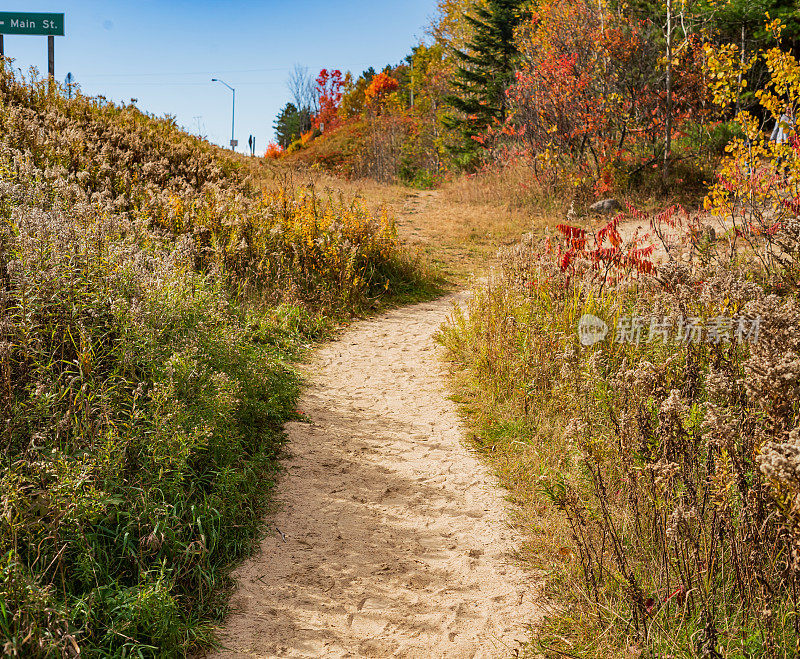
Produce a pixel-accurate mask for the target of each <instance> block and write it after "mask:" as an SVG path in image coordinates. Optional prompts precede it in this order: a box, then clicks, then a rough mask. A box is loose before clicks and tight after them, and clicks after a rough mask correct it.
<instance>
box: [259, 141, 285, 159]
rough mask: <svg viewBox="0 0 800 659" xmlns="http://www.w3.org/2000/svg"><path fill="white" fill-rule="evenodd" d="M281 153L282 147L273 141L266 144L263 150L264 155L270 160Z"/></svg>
mask: <svg viewBox="0 0 800 659" xmlns="http://www.w3.org/2000/svg"><path fill="white" fill-rule="evenodd" d="M282 155H283V149H282V148H281V147H280V145H278V144H276V143H275V142H270V143H269V144H268V145H267V150H266V151H265V152H264V157H265V158H269V159H271V160H277V159H278V158H280V157H281V156H282Z"/></svg>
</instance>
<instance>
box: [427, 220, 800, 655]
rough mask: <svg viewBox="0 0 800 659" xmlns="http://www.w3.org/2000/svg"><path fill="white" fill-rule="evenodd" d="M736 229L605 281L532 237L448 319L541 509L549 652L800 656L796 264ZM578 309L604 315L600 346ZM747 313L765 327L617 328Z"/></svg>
mask: <svg viewBox="0 0 800 659" xmlns="http://www.w3.org/2000/svg"><path fill="white" fill-rule="evenodd" d="M785 238H786V239H787V240H789V239H790V235H786V236H785ZM726 241H727V239H726V240H725V241H723V242H722V243H721V244H720V246H719V248H718V251H717V248H715V247H706V248H704V249H703V250H702V252H703V253H702V254H701V257H700V258H699V259H697V258H696V256H693V257H692V259H693V260H690V261H688V262H679V263H674V262H673V263H672V264H671V265H665V266H663V267H661V268H660V269H659V270H658V271H657V272H656V273H655V274H654V275H653V276H649V275H642V274H638V275H636V276H633V275H630V274H628V275H626V276H622V277H620V278H619V279H617V280H616V283H612V282H610V281H608V280H604V281H603V282H602V283H603V285H602V286H600V285H599V284H600V281H599V280H598V277H597V271H596V270H595V269H594V268H593V266H592V263H591V262H589V261H585V262H583V263H578V264H577V265H576V267H575V269H572V270H568V271H566V272H565V271H564V269H563V267H562V266H564V263H565V261H564V259H563V253H562V254H561V256H559V255H558V254H557V253H554V252H553V251H552V250H548V249H547V247H546V246H545V244H543V243H539V242H538V241H537V240H534V239H533V238H530V237H529V238H528V239H527V240H526V241H525V242H523V243H521V244H520V245H517V246H515V247H513V248H510V249H508V250H505V251H504V252H503V255H502V262H501V270H500V272H499V273H498V274H497V275H496V277H495V278H493V279H492V280H491V281H490V282H489V283H488V284H487V286H486V288H485V289H484V290H482V291H479V292H478V293H477V295H476V296H475V298H474V300H473V301H472V302H471V303H470V305H469V308H468V311H467V313H466V314H464V313H461V314H456V315H455V316H454V318H453V320H452V322H451V323H450V324H449V325H448V326H447V327H446V328H445V329H444V330H443V333H442V337H441V340H442V341H443V343H444V344H445V345H446V346H447V348H448V350H449V352H450V355H451V356H452V358H453V359H454V362H455V364H456V365H457V366H458V368H459V370H460V373H461V381H462V383H463V386H464V394H465V396H466V397H467V400H469V401H470V405H471V407H472V409H473V410H475V411H476V412H477V417H476V418H477V419H478V420H479V426H478V439H479V441H480V442H482V443H483V444H485V446H486V447H487V448H489V449H491V452H490V455H492V456H494V458H495V460H496V463H497V464H498V467H499V469H500V471H501V473H502V474H503V475H504V477H505V479H506V481H507V483H508V484H509V485H510V486H511V487H512V492H513V493H514V494H515V496H517V497H518V500H519V501H520V502H521V503H523V504H524V506H526V507H527V509H528V510H531V511H535V513H534V512H531V513H530V516H531V517H534V516H536V515H540V516H544V518H545V519H546V520H547V528H546V529H538V530H536V529H534V531H536V532H538V536H537V535H536V532H534V534H533V542H535V543H538V544H537V549H541V550H543V554H544V556H545V557H546V558H545V559H544V561H543V563H544V564H543V567H545V568H546V569H548V571H549V572H550V573H551V575H552V578H551V586H552V588H553V592H554V594H555V596H556V598H557V599H559V600H560V601H561V603H562V604H563V607H562V608H561V610H560V612H558V613H556V614H554V615H553V616H551V617H550V619H549V621H548V623H547V624H546V626H545V628H544V630H543V631H542V632H540V633H539V647H538V649H539V650H543V651H544V652H545V654H547V655H548V656H553V657H556V656H582V657H595V656H620V655H626V656H642V657H665V656H672V657H695V656H702V657H761V656H767V657H790V656H796V653H797V651H798V647H799V646H798V643H800V621H799V620H798V595H799V593H800V590H799V588H798V587H800V571H798V563H797V556H798V551H799V549H800V545H798V537H800V534H798V529H799V528H800V527H799V526H798V514H797V509H796V502H797V496H798V495H797V493H798V481H797V474H798V473H800V472H798V467H797V457H798V455H799V454H800V453H798V450H797V430H796V428H797V427H798V421H800V420H799V419H798V416H797V415H798V412H797V410H798V408H797V396H796V393H795V391H796V387H797V383H798V370H797V364H798V361H797V355H798V354H800V352H799V351H800V346H798V344H797V336H798V334H797V308H798V305H797V301H796V298H795V296H794V294H793V293H788V292H786V291H787V289H789V288H790V287H788V286H786V283H787V282H788V281H789V279H786V277H790V276H791V274H792V269H791V268H790V269H788V270H781V269H765V268H764V267H763V261H762V260H760V259H759V258H757V256H756V255H755V254H754V253H753V252H746V251H737V252H736V253H735V254H734V256H733V257H732V258H731V257H730V251H729V250H727V249H726ZM758 242H759V239H758V238H755V237H753V238H752V243H751V244H752V245H754V246H756V247H757V246H758ZM762 242H763V241H762ZM709 250H711V252H709ZM692 253H693V254H695V255H696V254H697V252H696V251H694V252H692ZM723 254H727V255H728V256H727V257H723V256H722V255H723ZM585 313H591V314H593V315H596V316H599V317H601V318H603V319H604V320H605V321H606V322H607V323H608V324H609V325H610V327H611V328H612V329H611V333H610V335H609V336H608V337H607V338H606V339H605V340H604V341H603V342H601V343H599V344H597V345H595V346H592V347H585V346H583V345H581V343H580V341H579V336H578V320H579V318H580V317H581V316H582V315H583V314H585ZM742 315H744V316H746V317H748V318H751V319H753V318H756V317H760V318H761V325H760V336H759V340H758V341H757V342H755V343H747V342H736V341H719V342H713V341H712V342H710V343H708V342H703V343H693V342H688V343H687V342H683V343H680V342H677V343H676V342H673V341H663V340H661V339H660V338H656V339H655V340H653V341H649V342H648V341H647V337H648V331H647V329H645V331H644V332H643V339H644V341H643V342H641V343H638V344H637V343H620V342H617V341H615V332H614V329H613V328H614V327H615V325H616V323H617V321H618V320H620V319H621V318H624V317H633V316H637V317H640V318H642V319H644V325H645V327H649V325H650V321H651V320H656V321H659V322H660V320H661V319H662V318H664V317H666V318H668V319H670V320H671V321H672V323H673V326H675V325H676V324H677V323H678V320H679V319H680V318H684V319H687V318H697V319H700V320H701V321H702V322H709V323H713V322H714V320H715V319H717V318H720V317H739V316H742ZM532 526H535V525H533V524H532Z"/></svg>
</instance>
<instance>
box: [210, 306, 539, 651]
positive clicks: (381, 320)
mask: <svg viewBox="0 0 800 659" xmlns="http://www.w3.org/2000/svg"><path fill="white" fill-rule="evenodd" d="M459 299H461V300H463V299H464V298H463V294H459V295H455V296H449V297H446V298H442V299H440V300H437V301H434V302H430V303H424V304H417V305H414V306H410V307H405V308H402V309H398V310H395V311H391V312H390V313H387V314H385V315H383V316H380V317H378V318H375V319H371V320H366V321H362V322H358V323H356V324H354V325H353V326H352V327H350V328H349V329H347V330H346V331H345V332H344V333H343V334H342V336H341V337H340V339H339V340H337V341H336V342H333V343H330V344H327V345H325V346H322V347H321V348H320V349H319V351H318V353H317V354H316V356H315V358H314V361H313V362H312V363H311V364H310V365H309V367H308V370H307V373H308V377H309V380H310V385H309V387H308V388H307V390H306V393H305V394H304V396H303V399H302V403H301V409H302V410H303V412H304V413H305V414H306V415H307V417H308V418H309V420H310V422H311V423H310V424H306V423H292V424H288V426H287V432H288V434H289V452H290V457H289V458H288V459H287V461H286V463H285V466H286V469H287V473H286V474H285V476H284V477H283V478H282V479H281V482H280V483H279V485H278V487H277V490H276V494H275V497H276V500H277V503H278V510H277V512H276V513H275V514H274V515H272V516H270V518H269V521H268V523H269V529H270V530H269V532H268V534H267V536H266V537H265V539H264V540H263V541H262V542H261V547H260V551H259V552H258V553H257V554H256V555H255V556H254V557H253V558H251V559H250V560H248V561H247V562H246V563H245V564H244V565H242V566H241V567H240V568H239V569H238V570H237V571H236V572H235V574H234V576H235V578H236V579H237V581H238V587H237V590H236V592H235V594H234V596H233V599H232V611H233V612H232V614H231V615H230V617H229V619H228V620H227V622H226V626H225V628H224V630H223V633H222V643H223V645H224V647H226V648H227V649H226V650H224V651H223V652H220V653H219V654H217V655H216V656H219V657H425V658H429V657H453V658H460V657H509V656H512V655H514V654H515V651H516V650H518V649H519V648H520V646H521V644H524V642H525V641H526V639H527V636H528V631H527V626H528V625H530V624H532V623H535V622H536V621H537V619H539V618H540V617H541V607H540V605H539V604H538V603H537V601H536V600H537V592H538V584H537V583H536V582H534V581H533V580H532V577H531V576H530V575H526V574H525V573H524V572H523V571H522V570H520V569H519V568H518V567H516V565H515V564H514V561H513V553H514V547H515V543H516V541H517V538H516V536H515V534H514V532H513V531H512V529H511V528H510V527H509V526H508V524H507V522H506V510H505V505H506V504H505V503H504V502H503V494H502V492H501V491H500V490H498V488H497V486H496V483H495V480H494V478H493V477H492V476H491V474H490V472H489V471H488V470H487V468H486V467H484V466H483V465H482V464H481V463H480V462H479V461H478V460H477V458H476V457H475V456H473V455H472V454H471V453H470V451H469V450H467V449H466V448H465V447H464V445H463V444H462V438H463V432H464V431H463V428H462V425H461V423H460V421H459V417H458V414H457V410H456V407H455V405H454V404H453V403H452V402H451V401H449V400H448V399H447V397H446V391H445V389H444V385H443V378H442V371H441V367H440V365H439V362H438V360H437V357H436V352H435V348H434V343H433V335H434V333H435V332H436V330H437V329H438V328H439V326H440V325H441V323H442V322H443V321H444V320H445V318H446V316H447V314H448V313H449V311H450V309H451V307H452V303H453V302H454V301H458V300H459Z"/></svg>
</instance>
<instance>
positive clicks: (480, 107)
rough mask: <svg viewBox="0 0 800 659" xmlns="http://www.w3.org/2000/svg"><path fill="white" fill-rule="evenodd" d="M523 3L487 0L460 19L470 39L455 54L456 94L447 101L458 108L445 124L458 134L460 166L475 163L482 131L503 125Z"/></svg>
mask: <svg viewBox="0 0 800 659" xmlns="http://www.w3.org/2000/svg"><path fill="white" fill-rule="evenodd" d="M526 4H527V2H526V0H486V2H484V3H481V4H479V5H476V6H475V8H474V10H473V13H472V14H467V15H465V16H464V18H465V20H466V22H467V24H468V25H469V27H470V28H471V30H472V38H471V39H470V40H469V41H468V42H467V47H466V49H464V50H454V51H453V53H454V55H455V58H456V62H457V69H456V73H455V79H454V81H453V89H454V93H453V94H451V95H450V96H448V97H447V99H446V101H447V103H448V104H449V105H450V106H451V107H453V108H454V109H455V110H457V113H456V114H450V115H449V116H448V117H447V119H446V125H447V126H448V127H450V128H455V129H457V130H458V131H459V133H460V134H461V138H462V140H461V144H460V145H459V147H457V148H456V149H455V151H456V153H457V154H458V155H460V156H461V157H462V161H463V162H464V164H469V163H470V162H471V161H472V160H474V157H475V154H476V152H477V149H478V144H477V143H476V141H475V140H474V139H473V138H474V137H476V136H478V135H480V134H482V133H483V132H485V130H486V128H487V127H489V126H490V125H492V124H493V123H495V121H499V122H501V123H502V122H505V120H506V117H507V115H508V100H507V98H506V90H507V89H508V87H509V85H510V83H511V81H512V79H513V75H514V67H515V64H516V61H517V56H518V52H517V47H516V44H515V42H514V29H515V28H516V26H517V25H519V23H520V21H521V20H522V19H523V6H524V5H526Z"/></svg>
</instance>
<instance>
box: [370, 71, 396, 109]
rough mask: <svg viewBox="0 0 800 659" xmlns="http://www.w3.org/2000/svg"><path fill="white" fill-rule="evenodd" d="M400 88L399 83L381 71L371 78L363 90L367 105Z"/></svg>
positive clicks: (379, 100)
mask: <svg viewBox="0 0 800 659" xmlns="http://www.w3.org/2000/svg"><path fill="white" fill-rule="evenodd" d="M399 88H400V83H399V82H397V80H395V79H394V78H392V76H390V75H389V74H388V73H385V72H383V71H382V72H381V73H379V74H378V75H376V76H375V77H373V78H372V82H370V83H369V87H367V90H366V91H365V92H364V96H365V97H366V100H367V105H374V104H376V103H377V104H379V103H381V102H382V101H383V100H384V99H385V98H386V97H387V96H388V95H389V94H391V93H392V92H394V91H397V90H398V89H399Z"/></svg>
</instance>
